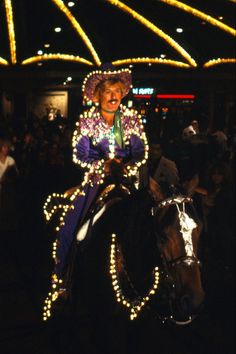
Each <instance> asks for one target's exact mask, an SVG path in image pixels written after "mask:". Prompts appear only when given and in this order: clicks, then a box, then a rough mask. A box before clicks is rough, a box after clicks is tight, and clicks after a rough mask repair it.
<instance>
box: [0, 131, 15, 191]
mask: <svg viewBox="0 0 236 354" xmlns="http://www.w3.org/2000/svg"><path fill="white" fill-rule="evenodd" d="M10 151H11V141H10V139H8V138H5V137H3V138H1V137H0V186H2V185H3V184H4V183H7V182H8V181H10V180H12V178H14V176H16V175H18V169H17V166H16V162H15V160H14V158H13V157H12V156H11V155H10Z"/></svg>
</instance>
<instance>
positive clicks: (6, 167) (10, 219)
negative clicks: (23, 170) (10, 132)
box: [0, 137, 20, 234]
mask: <svg viewBox="0 0 236 354" xmlns="http://www.w3.org/2000/svg"><path fill="white" fill-rule="evenodd" d="M18 177H19V172H18V168H17V166H16V162H15V160H14V158H13V157H12V156H11V140H10V139H9V138H7V137H1V138H0V233H2V234H3V230H4V232H5V230H9V229H12V228H16V227H17V225H18V221H19V214H20V213H19V209H18V192H17V190H18ZM1 230H2V231H1Z"/></svg>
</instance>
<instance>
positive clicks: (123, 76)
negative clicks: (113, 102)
mask: <svg viewBox="0 0 236 354" xmlns="http://www.w3.org/2000/svg"><path fill="white" fill-rule="evenodd" d="M113 78H115V79H119V80H120V81H121V82H122V83H123V85H124V92H123V97H124V96H126V95H127V94H128V93H129V91H130V89H131V87H132V77H131V70H130V69H119V70H117V69H116V68H115V67H114V65H112V64H111V63H106V64H103V65H101V69H100V70H95V71H92V72H91V73H89V74H88V75H87V76H86V77H85V79H84V82H83V85H82V92H83V96H84V99H85V100H86V101H91V100H93V98H94V91H95V89H96V87H97V85H98V84H99V83H100V82H102V81H105V80H109V79H113Z"/></svg>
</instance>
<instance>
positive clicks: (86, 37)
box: [52, 0, 101, 66]
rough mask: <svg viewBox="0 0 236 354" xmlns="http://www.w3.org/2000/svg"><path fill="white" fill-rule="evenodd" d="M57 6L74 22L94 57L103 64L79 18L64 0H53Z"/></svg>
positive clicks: (98, 62) (97, 62)
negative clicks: (76, 17)
mask: <svg viewBox="0 0 236 354" xmlns="http://www.w3.org/2000/svg"><path fill="white" fill-rule="evenodd" d="M52 1H53V2H54V3H55V4H56V6H57V7H58V8H59V9H60V10H61V11H62V12H63V13H64V14H65V15H66V17H67V18H68V19H69V21H70V23H71V24H72V26H73V27H74V29H75V30H76V31H77V32H78V34H79V35H80V37H81V38H82V40H83V41H84V43H85V45H86V46H87V48H88V49H89V51H90V52H91V54H92V57H93V59H94V60H95V63H96V64H97V65H98V66H100V65H101V61H100V59H99V57H98V54H97V52H96V51H95V49H94V47H93V45H92V43H91V41H90V40H89V38H88V36H87V35H86V33H85V32H84V30H83V29H82V27H81V26H80V24H79V23H78V22H77V20H76V19H75V17H74V16H73V15H72V13H71V12H70V10H69V9H68V8H67V7H66V6H65V4H64V2H63V1H62V0H52Z"/></svg>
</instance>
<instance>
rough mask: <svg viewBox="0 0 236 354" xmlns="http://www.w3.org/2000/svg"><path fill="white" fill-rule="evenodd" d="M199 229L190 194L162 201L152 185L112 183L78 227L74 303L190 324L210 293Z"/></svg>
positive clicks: (131, 316)
mask: <svg viewBox="0 0 236 354" xmlns="http://www.w3.org/2000/svg"><path fill="white" fill-rule="evenodd" d="M81 230H82V231H81ZM199 235H200V224H199V221H198V219H197V216H196V214H195V209H194V207H193V205H192V201H191V199H190V198H188V197H185V196H182V195H174V196H172V197H170V198H166V199H164V200H160V201H154V200H153V198H152V196H151V195H150V192H149V191H147V190H143V191H137V192H133V193H130V191H129V190H128V189H127V188H125V187H124V186H118V187H117V186H114V185H113V186H109V187H108V188H107V189H106V190H105V191H104V192H103V193H102V194H101V195H100V197H99V198H98V200H97V203H96V204H95V206H94V208H93V213H92V214H91V215H90V218H89V219H88V220H87V223H86V224H85V225H84V227H83V228H81V229H80V231H79V232H78V234H77V240H78V248H77V254H76V261H75V264H76V267H75V269H74V270H73V272H74V274H76V276H75V275H74V276H73V286H72V292H71V293H72V302H73V301H75V302H76V301H77V300H78V298H79V299H80V306H81V303H83V302H85V303H86V306H85V307H89V308H90V309H92V312H93V313H97V312H100V313H108V312H110V313H113V312H115V313H118V312H127V315H128V317H129V318H130V319H131V320H135V319H136V318H137V317H140V316H146V315H150V314H151V315H153V316H155V317H157V318H158V319H161V320H162V321H166V320H168V321H171V322H174V323H175V324H180V325H185V324H188V323H190V322H191V321H192V319H193V318H194V317H195V316H196V315H197V314H198V313H199V311H200V309H201V306H202V303H203V300H204V291H203V289H202V285H201V268H200V262H199V260H198V239H199ZM83 306H84V305H83Z"/></svg>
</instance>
